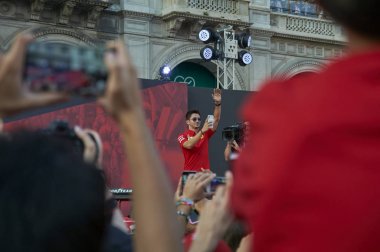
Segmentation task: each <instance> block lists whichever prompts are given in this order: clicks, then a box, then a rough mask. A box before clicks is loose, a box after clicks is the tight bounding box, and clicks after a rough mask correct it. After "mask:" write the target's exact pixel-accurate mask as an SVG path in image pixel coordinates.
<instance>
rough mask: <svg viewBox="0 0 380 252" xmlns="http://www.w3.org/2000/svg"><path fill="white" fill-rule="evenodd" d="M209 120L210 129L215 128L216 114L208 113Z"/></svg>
mask: <svg viewBox="0 0 380 252" xmlns="http://www.w3.org/2000/svg"><path fill="white" fill-rule="evenodd" d="M207 122H208V127H209V128H210V129H212V128H214V122H215V118H214V115H208V116H207Z"/></svg>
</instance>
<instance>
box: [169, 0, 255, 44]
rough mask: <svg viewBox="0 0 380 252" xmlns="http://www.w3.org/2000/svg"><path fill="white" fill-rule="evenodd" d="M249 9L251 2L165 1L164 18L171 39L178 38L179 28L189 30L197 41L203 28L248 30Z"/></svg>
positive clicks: (228, 0)
mask: <svg viewBox="0 0 380 252" xmlns="http://www.w3.org/2000/svg"><path fill="white" fill-rule="evenodd" d="M248 7H249V0H163V9H162V18H163V20H164V21H165V22H166V23H167V26H168V31H169V37H173V36H176V34H177V33H178V30H179V28H185V29H187V28H188V32H189V34H190V37H189V38H190V39H195V37H196V34H197V33H198V31H199V29H201V28H202V27H203V26H210V27H213V26H214V27H215V26H217V25H219V24H226V25H232V26H235V27H239V28H241V29H245V28H248V27H249V13H248V11H249V10H248Z"/></svg>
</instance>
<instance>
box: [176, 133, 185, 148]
mask: <svg viewBox="0 0 380 252" xmlns="http://www.w3.org/2000/svg"><path fill="white" fill-rule="evenodd" d="M177 141H178V143H179V145H180V146H181V147H183V144H184V143H186V142H187V137H186V135H185V134H181V135H179V136H178V138H177Z"/></svg>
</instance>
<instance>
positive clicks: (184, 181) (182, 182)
mask: <svg viewBox="0 0 380 252" xmlns="http://www.w3.org/2000/svg"><path fill="white" fill-rule="evenodd" d="M195 173H197V172H196V171H183V172H182V175H181V189H180V191H179V195H180V196H182V194H183V187H184V186H185V184H186V181H187V177H188V176H189V175H190V174H195Z"/></svg>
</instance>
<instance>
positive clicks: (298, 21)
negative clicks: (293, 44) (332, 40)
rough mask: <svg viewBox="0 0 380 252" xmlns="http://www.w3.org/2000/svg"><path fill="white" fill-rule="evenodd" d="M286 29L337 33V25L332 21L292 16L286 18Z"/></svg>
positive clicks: (320, 33) (329, 33) (317, 33)
mask: <svg viewBox="0 0 380 252" xmlns="http://www.w3.org/2000/svg"><path fill="white" fill-rule="evenodd" d="M286 30H288V31H296V32H304V33H310V34H316V35H325V36H334V35H335V25H334V24H333V23H332V22H328V21H322V20H318V19H316V20H313V19H306V18H299V17H292V16H288V17H287V19H286Z"/></svg>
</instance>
